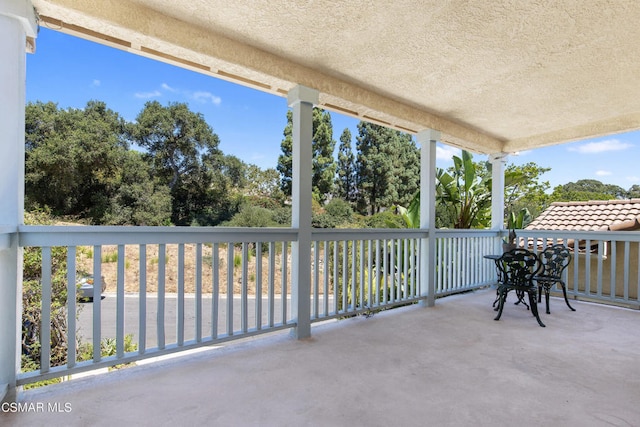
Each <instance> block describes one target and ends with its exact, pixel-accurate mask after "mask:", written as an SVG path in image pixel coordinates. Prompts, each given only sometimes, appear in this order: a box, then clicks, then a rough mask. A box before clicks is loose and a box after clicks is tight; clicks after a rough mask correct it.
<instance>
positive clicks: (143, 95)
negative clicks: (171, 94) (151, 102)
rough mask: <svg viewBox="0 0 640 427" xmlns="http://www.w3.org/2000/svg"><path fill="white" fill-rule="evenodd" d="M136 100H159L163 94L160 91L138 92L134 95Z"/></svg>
mask: <svg viewBox="0 0 640 427" xmlns="http://www.w3.org/2000/svg"><path fill="white" fill-rule="evenodd" d="M134 96H135V97H136V98H143V99H146V98H157V97H159V96H162V93H161V92H160V91H159V90H154V91H153V92H136V93H135V95H134Z"/></svg>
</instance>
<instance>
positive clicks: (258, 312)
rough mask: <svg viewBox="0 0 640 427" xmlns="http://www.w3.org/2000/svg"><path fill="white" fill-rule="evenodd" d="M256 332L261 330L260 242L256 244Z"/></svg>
mask: <svg viewBox="0 0 640 427" xmlns="http://www.w3.org/2000/svg"><path fill="white" fill-rule="evenodd" d="M255 285H256V286H255V304H256V330H258V331H259V330H261V329H262V242H256V279H255Z"/></svg>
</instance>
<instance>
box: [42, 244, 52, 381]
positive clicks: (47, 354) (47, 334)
mask: <svg viewBox="0 0 640 427" xmlns="http://www.w3.org/2000/svg"><path fill="white" fill-rule="evenodd" d="M41 251H42V301H41V303H42V305H41V312H40V372H43V373H46V372H49V369H50V367H51V291H52V289H51V288H52V280H51V247H49V246H44V247H42V249H41Z"/></svg>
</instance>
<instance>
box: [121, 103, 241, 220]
mask: <svg viewBox="0 0 640 427" xmlns="http://www.w3.org/2000/svg"><path fill="white" fill-rule="evenodd" d="M130 136H131V138H132V140H133V141H135V142H136V143H137V144H138V145H140V146H141V147H143V148H145V149H146V150H147V156H148V159H149V160H150V162H151V163H152V165H153V169H154V175H155V177H156V178H158V179H159V180H160V182H162V183H165V184H166V185H167V186H168V187H169V189H170V191H171V197H172V215H171V220H172V222H173V223H174V224H176V225H191V224H194V223H198V224H201V225H205V224H206V225H213V224H216V223H218V222H220V221H221V220H223V219H225V218H226V217H228V216H229V214H230V212H229V191H228V190H229V189H228V187H229V183H228V180H227V179H226V178H225V176H224V174H223V168H224V167H225V164H224V158H223V156H222V153H221V151H220V150H219V149H218V144H219V140H218V136H217V135H216V134H215V133H213V129H212V128H211V127H210V126H209V125H208V124H207V122H206V121H205V120H204V117H203V116H202V114H200V113H194V112H192V111H190V110H189V108H188V106H187V105H186V104H184V103H170V104H168V105H167V106H166V107H164V106H162V105H161V104H160V103H159V102H157V101H152V102H147V103H146V104H145V106H144V108H143V110H142V111H141V112H140V114H138V116H137V118H136V123H135V124H133V125H132V126H131V127H130Z"/></svg>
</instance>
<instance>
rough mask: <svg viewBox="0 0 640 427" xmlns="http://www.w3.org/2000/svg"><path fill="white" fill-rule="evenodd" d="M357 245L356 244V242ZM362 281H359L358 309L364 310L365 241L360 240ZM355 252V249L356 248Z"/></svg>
mask: <svg viewBox="0 0 640 427" xmlns="http://www.w3.org/2000/svg"><path fill="white" fill-rule="evenodd" d="M354 243H355V242H354ZM359 246H360V269H359V270H360V279H359V280H358V293H359V298H358V300H359V302H358V308H364V240H360V245H359ZM354 252H355V248H354Z"/></svg>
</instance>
